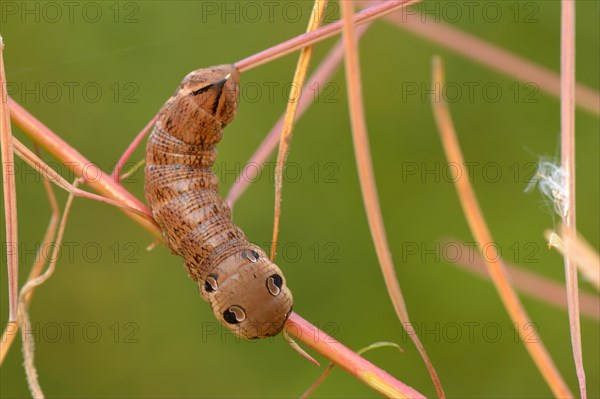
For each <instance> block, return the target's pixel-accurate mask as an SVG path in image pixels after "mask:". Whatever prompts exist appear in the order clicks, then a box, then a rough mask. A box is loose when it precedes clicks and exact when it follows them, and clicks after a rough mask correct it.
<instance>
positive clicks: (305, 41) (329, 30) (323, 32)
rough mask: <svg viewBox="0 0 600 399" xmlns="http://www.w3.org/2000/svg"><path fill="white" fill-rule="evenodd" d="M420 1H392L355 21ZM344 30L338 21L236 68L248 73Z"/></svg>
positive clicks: (272, 49)
mask: <svg viewBox="0 0 600 399" xmlns="http://www.w3.org/2000/svg"><path fill="white" fill-rule="evenodd" d="M418 2H419V0H390V1H385V2H383V3H380V4H377V5H375V6H373V7H369V8H366V9H364V10H362V11H359V12H357V13H356V14H355V15H354V21H355V23H356V25H361V24H364V23H367V22H369V21H372V20H374V19H377V18H380V17H382V16H383V15H386V14H389V13H391V12H393V11H396V10H399V9H401V8H403V7H407V6H409V5H411V4H413V3H418ZM341 30H342V21H341V20H340V21H336V22H333V23H330V24H328V25H325V26H323V27H322V28H319V29H317V30H315V31H312V32H309V33H305V34H302V35H299V36H296V37H294V38H293V39H290V40H288V41H285V42H283V43H280V44H278V45H276V46H273V47H271V48H268V49H267V50H264V51H261V52H260V53H257V54H254V55H251V56H250V57H248V58H244V59H243V60H241V61H238V62H237V63H235V66H236V67H237V68H238V69H239V71H240V72H244V71H247V70H249V69H252V68H255V67H257V66H259V65H262V64H265V63H267V62H269V61H272V60H275V59H277V58H280V57H283V56H285V55H287V54H290V53H293V52H294V51H296V50H298V49H301V48H302V47H306V46H308V45H311V44H313V43H316V42H319V41H321V40H324V39H326V38H328V37H331V36H333V35H336V34H338V33H340V32H341Z"/></svg>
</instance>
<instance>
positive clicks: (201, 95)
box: [145, 65, 292, 339]
mask: <svg viewBox="0 0 600 399" xmlns="http://www.w3.org/2000/svg"><path fill="white" fill-rule="evenodd" d="M238 97H239V73H238V71H237V70H236V69H235V67H234V66H233V65H220V66H216V67H212V68H206V69H199V70H196V71H194V72H192V73H190V74H188V75H187V76H186V77H185V78H184V79H183V81H182V82H181V85H180V86H179V88H178V89H177V91H176V92H175V94H174V95H173V96H172V97H171V98H170V99H169V100H168V101H167V102H166V103H165V105H164V106H163V108H162V109H161V111H160V114H159V119H158V122H157V123H156V125H155V126H154V130H153V131H152V134H151V135H150V138H149V139H148V144H147V148H146V186H145V194H146V200H147V202H148V205H149V206H150V209H151V210H152V215H153V217H154V219H155V220H156V222H157V223H158V224H159V225H160V227H161V229H162V233H163V236H164V238H165V241H166V243H167V245H168V246H169V248H170V249H171V251H172V252H173V253H175V254H177V255H179V256H182V257H183V259H184V264H185V268H186V270H187V273H188V275H189V276H190V277H191V278H192V279H194V280H195V281H197V282H198V287H199V289H200V293H201V294H202V296H203V298H204V299H206V300H207V301H208V302H209V303H210V305H211V307H212V309H213V312H214V314H215V316H216V317H217V319H219V320H220V321H221V322H222V323H223V324H224V325H225V326H227V327H228V328H229V329H231V330H232V331H233V332H234V333H235V334H237V335H238V336H241V337H243V338H248V339H251V338H261V337H268V336H273V335H276V334H278V333H279V332H280V331H281V330H282V329H283V325H284V323H285V321H286V320H287V318H288V316H289V315H290V313H291V311H292V294H291V292H290V291H289V289H288V288H287V285H286V283H285V278H284V277H283V273H281V270H279V268H278V267H277V266H276V265H275V264H273V263H272V262H271V261H270V260H269V258H268V257H267V255H266V254H265V252H264V251H263V250H262V249H260V248H259V247H257V246H256V245H253V244H251V243H249V242H248V240H247V239H246V236H245V235H244V233H243V232H242V231H241V230H240V229H239V228H238V227H237V226H235V225H234V224H233V223H232V221H231V210H230V208H229V206H227V204H226V203H225V201H223V200H222V199H221V198H220V197H219V194H218V192H217V190H218V179H217V176H216V175H215V174H214V173H213V171H212V165H213V163H214V162H215V158H216V148H215V145H216V144H217V143H218V142H219V141H220V140H221V138H222V136H223V128H224V127H225V126H226V125H227V124H229V123H230V122H231V121H232V120H233V118H234V117H235V114H236V111H237V103H238Z"/></svg>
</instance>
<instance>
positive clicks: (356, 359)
mask: <svg viewBox="0 0 600 399" xmlns="http://www.w3.org/2000/svg"><path fill="white" fill-rule="evenodd" d="M8 99H9V100H8V104H9V107H10V109H11V119H12V121H13V123H15V124H16V125H17V126H19V127H20V128H21V129H22V130H23V132H25V133H26V134H27V135H28V136H29V137H31V139H32V140H33V141H34V142H36V143H38V144H40V145H41V146H42V147H43V148H44V149H46V150H47V151H48V152H50V153H51V154H52V155H53V156H54V157H55V158H57V159H58V160H59V161H61V162H62V163H63V164H64V165H66V166H68V167H69V168H70V169H71V170H72V171H73V172H74V173H75V174H76V175H77V176H81V174H82V173H83V169H82V168H83V166H84V165H85V166H88V167H89V166H92V165H93V164H92V163H91V162H90V161H88V160H87V159H85V158H84V157H83V155H81V154H80V153H79V152H78V151H77V150H75V149H74V148H73V147H71V146H70V145H69V144H68V143H67V142H66V141H64V140H62V139H61V138H60V137H58V136H57V135H56V134H55V133H54V132H52V131H51V130H50V129H49V128H48V127H46V126H45V125H44V124H42V122H40V121H39V120H38V119H36V118H35V117H34V116H33V115H31V114H30V113H29V112H27V110H25V109H24V108H23V107H21V106H20V105H19V104H17V103H16V102H15V101H14V100H13V99H12V98H10V97H8ZM87 184H88V185H89V186H90V187H92V188H93V189H95V190H97V191H98V193H100V194H102V195H104V196H106V197H108V198H112V199H114V200H116V201H120V202H122V203H123V204H124V205H127V206H129V207H133V208H136V209H140V211H142V212H143V211H144V210H145V209H147V207H145V206H144V205H143V204H142V203H141V202H140V201H139V200H138V199H137V198H135V197H134V196H133V195H132V194H131V193H129V192H128V191H127V190H126V189H125V188H124V187H123V186H121V185H120V184H118V183H116V182H115V181H114V180H113V179H112V177H111V176H109V175H106V174H102V175H101V176H100V178H99V179H94V180H90V181H88V183H87ZM125 214H126V215H127V216H129V217H130V218H131V219H133V220H134V221H135V222H137V223H138V224H139V225H140V226H142V227H143V228H144V229H145V230H147V231H149V232H150V233H152V234H153V235H154V236H156V237H157V239H158V240H159V241H162V235H161V232H160V228H159V227H158V226H157V225H156V223H151V222H149V221H148V220H147V219H145V218H143V217H141V216H139V215H137V214H135V213H132V212H125ZM286 325H288V326H290V328H289V330H288V333H289V335H290V336H292V337H294V338H296V339H297V340H298V341H300V342H303V343H305V344H306V345H308V346H310V347H311V348H313V349H314V350H315V351H317V352H319V353H321V354H323V356H325V357H327V358H328V359H329V360H331V361H332V362H334V363H336V364H337V365H339V366H340V367H342V368H343V369H344V370H346V371H348V372H350V374H352V375H354V376H356V377H357V378H358V379H359V380H361V381H363V382H365V383H366V384H367V385H369V386H371V387H372V388H373V389H375V390H377V391H378V392H381V393H383V394H384V395H387V396H390V397H406V398H408V397H410V398H423V397H424V396H423V395H421V394H420V393H419V392H417V391H415V390H414V389H412V388H410V387H409V386H407V385H405V384H403V383H401V382H400V381H397V380H396V379H394V378H393V377H391V376H390V375H389V374H388V373H386V372H385V371H383V370H381V369H379V368H377V367H376V366H374V365H373V364H371V363H370V362H368V361H366V360H365V359H363V358H361V357H360V356H358V355H356V354H355V353H354V352H352V351H351V350H350V349H348V348H345V347H344V346H343V345H342V344H341V343H340V342H338V341H336V340H335V339H333V338H332V337H330V336H329V335H327V334H326V333H324V332H323V331H321V330H319V329H318V328H317V327H315V326H313V325H312V324H310V323H309V322H308V321H306V320H304V319H302V318H301V317H300V316H298V315H297V314H296V313H292V316H290V318H289V319H288V321H287V323H286ZM315 334H316V336H317V337H319V339H317V340H311V339H310V337H311V336H315Z"/></svg>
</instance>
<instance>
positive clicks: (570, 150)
mask: <svg viewBox="0 0 600 399" xmlns="http://www.w3.org/2000/svg"><path fill="white" fill-rule="evenodd" d="M561 5H562V7H561V35H560V37H561V41H560V77H561V80H560V83H561V85H560V88H561V90H560V91H561V95H560V121H561V129H560V131H561V135H560V137H561V140H560V144H561V148H560V155H561V167H562V168H563V170H564V171H565V180H566V181H565V198H566V201H567V204H566V208H565V209H566V210H567V211H566V214H565V215H563V231H562V235H564V236H565V237H567V239H568V240H569V241H573V240H574V239H575V238H576V237H575V236H576V229H577V227H576V225H575V220H576V219H575V206H576V202H575V2H574V1H573V0H562V2H561ZM567 253H568V252H567ZM565 279H566V286H567V304H568V307H569V327H570V331H571V346H572V348H573V360H574V362H575V370H576V373H577V380H578V382H579V391H580V394H581V398H582V399H585V398H586V396H587V392H586V382H585V370H584V368H583V354H582V351H581V328H580V320H579V296H578V292H579V284H578V281H577V267H576V266H575V263H574V262H573V261H572V260H571V259H570V257H569V256H565Z"/></svg>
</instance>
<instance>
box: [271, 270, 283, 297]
mask: <svg viewBox="0 0 600 399" xmlns="http://www.w3.org/2000/svg"><path fill="white" fill-rule="evenodd" d="M282 286H283V278H281V276H280V275H279V274H274V275H272V276H271V277H269V278H268V279H267V289H268V290H269V292H270V293H271V295H273V296H277V295H279V293H280V292H281V287H282Z"/></svg>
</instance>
